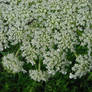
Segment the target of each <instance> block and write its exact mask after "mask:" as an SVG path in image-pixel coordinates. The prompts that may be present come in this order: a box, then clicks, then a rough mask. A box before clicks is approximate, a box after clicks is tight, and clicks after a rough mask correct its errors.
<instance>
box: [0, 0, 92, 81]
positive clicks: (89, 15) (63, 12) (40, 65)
mask: <svg viewBox="0 0 92 92" xmlns="http://www.w3.org/2000/svg"><path fill="white" fill-rule="evenodd" d="M91 38H92V6H91V2H90V0H5V1H3V0H0V51H1V52H3V50H5V49H6V48H9V45H13V46H15V45H17V44H20V47H19V49H20V51H21V56H22V58H24V59H25V61H26V62H25V61H23V62H24V63H27V64H31V65H32V67H30V68H32V69H29V70H28V72H29V76H30V77H31V78H32V79H33V80H36V81H41V80H43V81H46V80H47V79H48V78H49V77H50V76H52V75H55V73H56V72H61V73H62V74H67V73H68V71H69V70H68V69H70V68H69V67H70V66H72V67H71V72H70V78H74V79H76V78H77V77H82V76H83V75H86V73H87V72H90V70H91V69H92V62H91V60H92V40H91ZM78 46H80V47H86V48H87V51H86V53H82V52H81V51H80V53H78V51H77V49H78ZM79 50H82V48H81V49H79ZM69 52H70V53H72V54H73V58H74V59H72V57H71V58H68V57H69V56H72V54H69ZM12 57H13V58H12ZM6 58H8V60H6ZM16 58H17V57H16V56H14V55H13V54H8V55H7V56H4V57H3V59H2V62H3V65H4V67H6V66H7V69H8V70H9V69H10V70H12V71H14V72H15V70H13V69H12V67H15V68H17V67H20V68H17V70H16V72H17V71H21V69H23V67H22V65H21V64H18V66H17V64H16V66H15V64H14V62H13V61H16V63H17V62H19V60H16ZM4 62H5V63H4ZM8 62H10V63H11V64H10V63H9V64H10V65H9V64H7V65H6V63H8ZM73 62H74V63H73ZM13 64H14V65H13ZM15 68H14V69H15ZM25 71H26V70H25Z"/></svg>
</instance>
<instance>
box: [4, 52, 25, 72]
mask: <svg viewBox="0 0 92 92" xmlns="http://www.w3.org/2000/svg"><path fill="white" fill-rule="evenodd" d="M2 64H3V66H4V68H5V70H7V71H8V72H12V73H17V72H20V71H22V72H24V69H23V62H21V61H19V60H18V58H17V57H16V56H14V54H13V53H12V54H8V55H7V56H4V57H3V59H2Z"/></svg>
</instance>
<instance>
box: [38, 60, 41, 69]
mask: <svg viewBox="0 0 92 92" xmlns="http://www.w3.org/2000/svg"><path fill="white" fill-rule="evenodd" d="M40 69H41V65H40V61H39V64H38V71H40Z"/></svg>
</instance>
